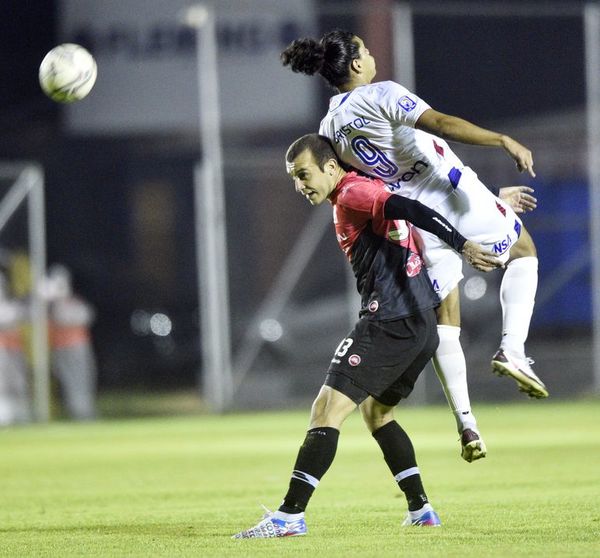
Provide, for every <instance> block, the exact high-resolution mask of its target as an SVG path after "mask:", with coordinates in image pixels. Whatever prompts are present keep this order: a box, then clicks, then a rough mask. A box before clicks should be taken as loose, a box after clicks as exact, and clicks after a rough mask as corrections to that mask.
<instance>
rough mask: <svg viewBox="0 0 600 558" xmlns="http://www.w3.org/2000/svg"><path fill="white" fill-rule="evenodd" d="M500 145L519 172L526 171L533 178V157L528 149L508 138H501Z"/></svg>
mask: <svg viewBox="0 0 600 558" xmlns="http://www.w3.org/2000/svg"><path fill="white" fill-rule="evenodd" d="M502 145H503V146H504V149H506V151H507V153H508V154H509V155H510V156H511V157H512V159H513V160H514V162H515V164H516V165H517V169H518V170H519V172H523V171H527V172H528V173H529V174H530V175H531V176H534V177H535V172H533V155H532V153H531V151H529V149H527V148H526V147H525V146H524V145H521V144H520V143H519V142H518V141H515V140H514V139H512V138H510V137H508V136H504V137H503V138H502Z"/></svg>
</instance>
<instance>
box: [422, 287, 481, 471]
mask: <svg viewBox="0 0 600 558" xmlns="http://www.w3.org/2000/svg"><path fill="white" fill-rule="evenodd" d="M437 316H438V335H439V338H440V344H439V346H438V348H437V351H436V352H435V355H434V356H433V359H432V363H433V368H434V370H435V372H436V374H437V377H438V379H439V380H440V383H441V384H442V388H443V389H444V394H445V395H446V399H447V401H448V404H449V405H450V409H452V413H453V414H454V418H455V420H456V427H457V430H458V433H459V435H460V442H461V457H462V458H463V459H464V460H465V461H467V462H469V463H471V462H473V461H476V460H477V459H481V458H483V457H485V456H486V453H487V449H486V446H485V442H484V441H483V438H482V436H481V434H480V432H479V429H478V427H477V420H476V418H475V415H474V414H473V412H472V410H471V400H470V397H469V386H468V383H467V363H466V359H465V354H464V352H463V349H462V346H461V344H460V295H459V290H458V286H456V287H454V288H453V289H452V290H451V291H450V293H449V294H448V295H447V296H446V297H445V298H444V299H443V300H442V303H441V305H440V307H439V308H438V312H437Z"/></svg>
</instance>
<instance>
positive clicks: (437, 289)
mask: <svg viewBox="0 0 600 558" xmlns="http://www.w3.org/2000/svg"><path fill="white" fill-rule="evenodd" d="M431 286H432V287H433V290H434V291H435V292H436V293H439V292H440V283H439V281H438V280H437V279H434V280H433V281H432V282H431Z"/></svg>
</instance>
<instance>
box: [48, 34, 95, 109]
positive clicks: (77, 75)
mask: <svg viewBox="0 0 600 558" xmlns="http://www.w3.org/2000/svg"><path fill="white" fill-rule="evenodd" d="M97 73H98V70H97V67H96V61H95V60H94V57H93V56H92V55H91V54H90V53H89V52H88V51H87V50H86V49H85V48H83V47H82V46H79V45H75V44H72V43H65V44H62V45H58V46H57V47H54V48H53V49H52V50H51V51H50V52H49V53H48V54H46V56H44V59H43V60H42V63H41V64H40V73H39V78H40V85H41V86H42V90H43V91H44V93H45V94H46V95H48V97H50V98H51V99H52V100H53V101H57V102H59V103H72V102H74V101H80V100H81V99H83V98H84V97H85V96H86V95H87V94H88V93H89V92H90V91H91V90H92V87H93V86H94V83H95V82H96V75H97Z"/></svg>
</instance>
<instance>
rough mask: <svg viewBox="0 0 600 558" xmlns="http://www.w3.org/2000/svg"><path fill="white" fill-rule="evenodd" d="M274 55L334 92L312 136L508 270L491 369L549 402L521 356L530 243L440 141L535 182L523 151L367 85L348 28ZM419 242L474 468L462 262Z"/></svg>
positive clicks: (412, 98)
mask: <svg viewBox="0 0 600 558" xmlns="http://www.w3.org/2000/svg"><path fill="white" fill-rule="evenodd" d="M281 58H282V62H283V64H284V65H286V66H287V65H289V66H290V67H291V69H292V70H293V71H294V72H302V73H305V74H308V75H313V74H316V73H319V74H320V75H321V76H322V77H323V78H324V79H325V80H326V81H327V83H328V84H329V85H330V86H331V87H332V88H333V89H335V90H336V91H338V92H339V94H337V95H335V96H333V97H332V98H331V100H330V104H329V111H328V112H327V114H326V116H325V117H324V118H323V120H322V121H321V125H320V130H319V133H320V134H322V135H324V136H327V137H328V138H329V139H330V140H331V141H332V144H333V146H334V148H335V150H336V153H337V155H338V156H339V157H340V159H341V160H342V161H343V162H344V163H346V164H348V165H352V167H354V168H356V169H359V170H360V171H362V172H364V173H366V174H368V175H371V176H374V177H377V178H380V179H382V180H383V181H385V182H386V183H387V184H388V189H389V191H391V192H398V193H400V194H401V195H403V196H406V197H408V198H412V199H416V200H419V201H421V202H422V203H424V204H425V205H427V206H429V207H431V208H433V209H435V210H436V211H437V212H438V213H440V214H442V215H443V216H444V217H445V218H446V219H447V220H448V221H449V222H450V223H452V225H453V226H454V227H456V228H457V229H458V230H460V231H461V233H463V234H464V235H466V236H467V237H468V238H469V239H471V240H473V241H475V242H478V243H480V244H482V245H484V246H486V247H488V248H489V249H490V250H492V251H494V253H495V254H496V255H497V256H498V257H499V258H501V260H502V262H503V263H504V264H506V266H505V267H506V270H505V272H504V276H503V279H502V284H501V288H500V299H501V304H502V315H503V326H502V337H501V342H500V346H499V349H498V351H497V352H496V353H495V354H494V356H493V357H492V370H493V371H494V372H495V373H497V374H499V375H506V376H510V377H512V378H513V379H514V380H516V382H517V384H518V387H519V389H520V390H521V391H523V392H525V393H526V394H527V395H529V396H530V397H535V398H543V397H547V396H548V391H547V389H546V386H545V385H544V383H543V382H542V381H541V380H540V378H538V376H537V375H536V374H535V373H534V371H533V370H532V368H531V363H532V361H531V359H529V358H527V357H526V356H525V340H526V338H527V335H528V332H529V324H530V321H531V316H532V313H533V306H534V300H535V293H536V290H537V266H538V260H537V254H536V249H535V245H534V243H533V240H532V239H531V236H530V235H529V233H528V232H527V231H526V229H525V227H524V226H523V224H522V222H521V220H520V219H519V218H518V217H517V216H516V214H515V212H514V211H513V209H512V208H511V207H510V205H509V203H506V202H505V201H503V200H502V199H500V198H498V197H496V196H494V195H493V194H492V193H491V192H490V191H489V190H488V189H487V188H486V187H485V186H484V185H483V184H482V183H481V182H480V181H479V180H478V179H477V175H476V174H475V173H474V172H473V171H472V170H471V169H470V168H469V167H466V166H464V165H463V163H462V162H461V161H460V160H459V159H458V157H457V156H456V155H455V154H454V153H453V152H452V150H451V149H450V147H449V145H448V144H447V143H446V141H445V140H444V139H442V138H447V139H451V140H454V141H458V142H462V143H467V144H473V145H482V146H492V147H501V148H503V149H504V150H505V151H506V152H507V154H508V155H509V156H510V157H511V158H512V159H513V160H514V161H515V163H516V165H517V168H518V169H519V171H528V172H529V174H530V175H531V176H535V173H534V171H533V159H532V154H531V152H530V151H529V149H527V148H526V147H524V146H523V145H521V144H519V143H518V142H516V141H515V140H514V139H512V138H510V137H508V136H506V135H503V134H499V133H497V132H492V131H489V130H485V129H483V128H480V127H478V126H475V125H474V124H471V123H469V122H467V121H465V120H462V119H460V118H456V117H454V116H450V115H447V114H443V113H440V112H438V111H435V110H433V109H432V108H431V107H430V106H429V105H428V104H427V103H426V102H425V101H423V100H422V99H420V98H419V97H418V96H417V95H415V94H414V93H412V92H410V91H408V90H407V89H406V88H404V87H403V86H401V85H400V84H398V83H395V82H393V81H385V82H376V83H371V82H372V80H373V79H374V77H375V73H376V70H375V60H374V58H373V57H372V56H371V54H370V53H369V51H368V49H367V48H366V46H365V45H364V43H363V41H362V39H360V37H357V36H356V35H354V34H353V33H351V32H348V31H342V30H334V31H332V32H329V33H326V34H325V35H324V36H323V37H322V38H321V40H319V41H318V40H315V39H312V38H304V39H299V40H296V41H294V42H293V43H291V44H290V45H289V46H288V47H287V48H286V49H285V50H284V51H283V52H282V55H281ZM530 191H531V190H530V189H528V188H519V187H517V188H516V189H515V188H512V189H511V190H510V191H507V192H504V194H506V195H507V196H506V197H507V201H508V202H510V203H514V204H515V206H516V209H517V211H519V212H522V211H524V210H529V209H532V208H533V207H534V206H535V199H534V198H532V197H531V196H530V194H529V192H530ZM421 237H422V241H423V243H424V246H423V247H424V258H425V262H426V265H427V268H428V273H429V276H430V277H431V280H432V282H433V286H434V288H435V290H436V291H437V292H438V294H439V295H440V297H441V299H442V304H441V306H440V308H439V309H438V333H439V337H440V344H439V348H438V350H437V352H436V354H435V356H434V359H433V364H434V368H435V370H436V373H437V374H438V377H439V379H440V381H441V383H442V386H443V388H444V392H445V394H446V398H447V399H448V402H449V404H450V407H451V409H452V411H453V413H454V416H455V419H456V424H457V429H458V432H459V435H460V439H461V455H462V457H463V458H464V459H465V460H466V461H468V462H471V461H474V460H476V459H480V458H482V457H484V456H485V455H486V447H485V444H484V442H483V439H482V437H481V435H480V433H479V429H478V427H477V421H476V419H475V416H474V415H473V413H472V410H471V403H470V398H469V392H468V386H467V374H466V362H465V357H464V353H463V350H462V347H461V344H460V340H459V335H460V300H459V291H458V284H459V282H460V280H461V279H462V277H463V275H462V262H461V260H460V257H459V256H458V254H456V253H455V252H453V251H452V250H451V249H450V248H449V247H448V246H447V245H445V244H444V243H443V242H441V241H440V240H439V239H438V238H437V237H436V236H435V235H432V234H430V233H428V232H426V231H422V234H421Z"/></svg>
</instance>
